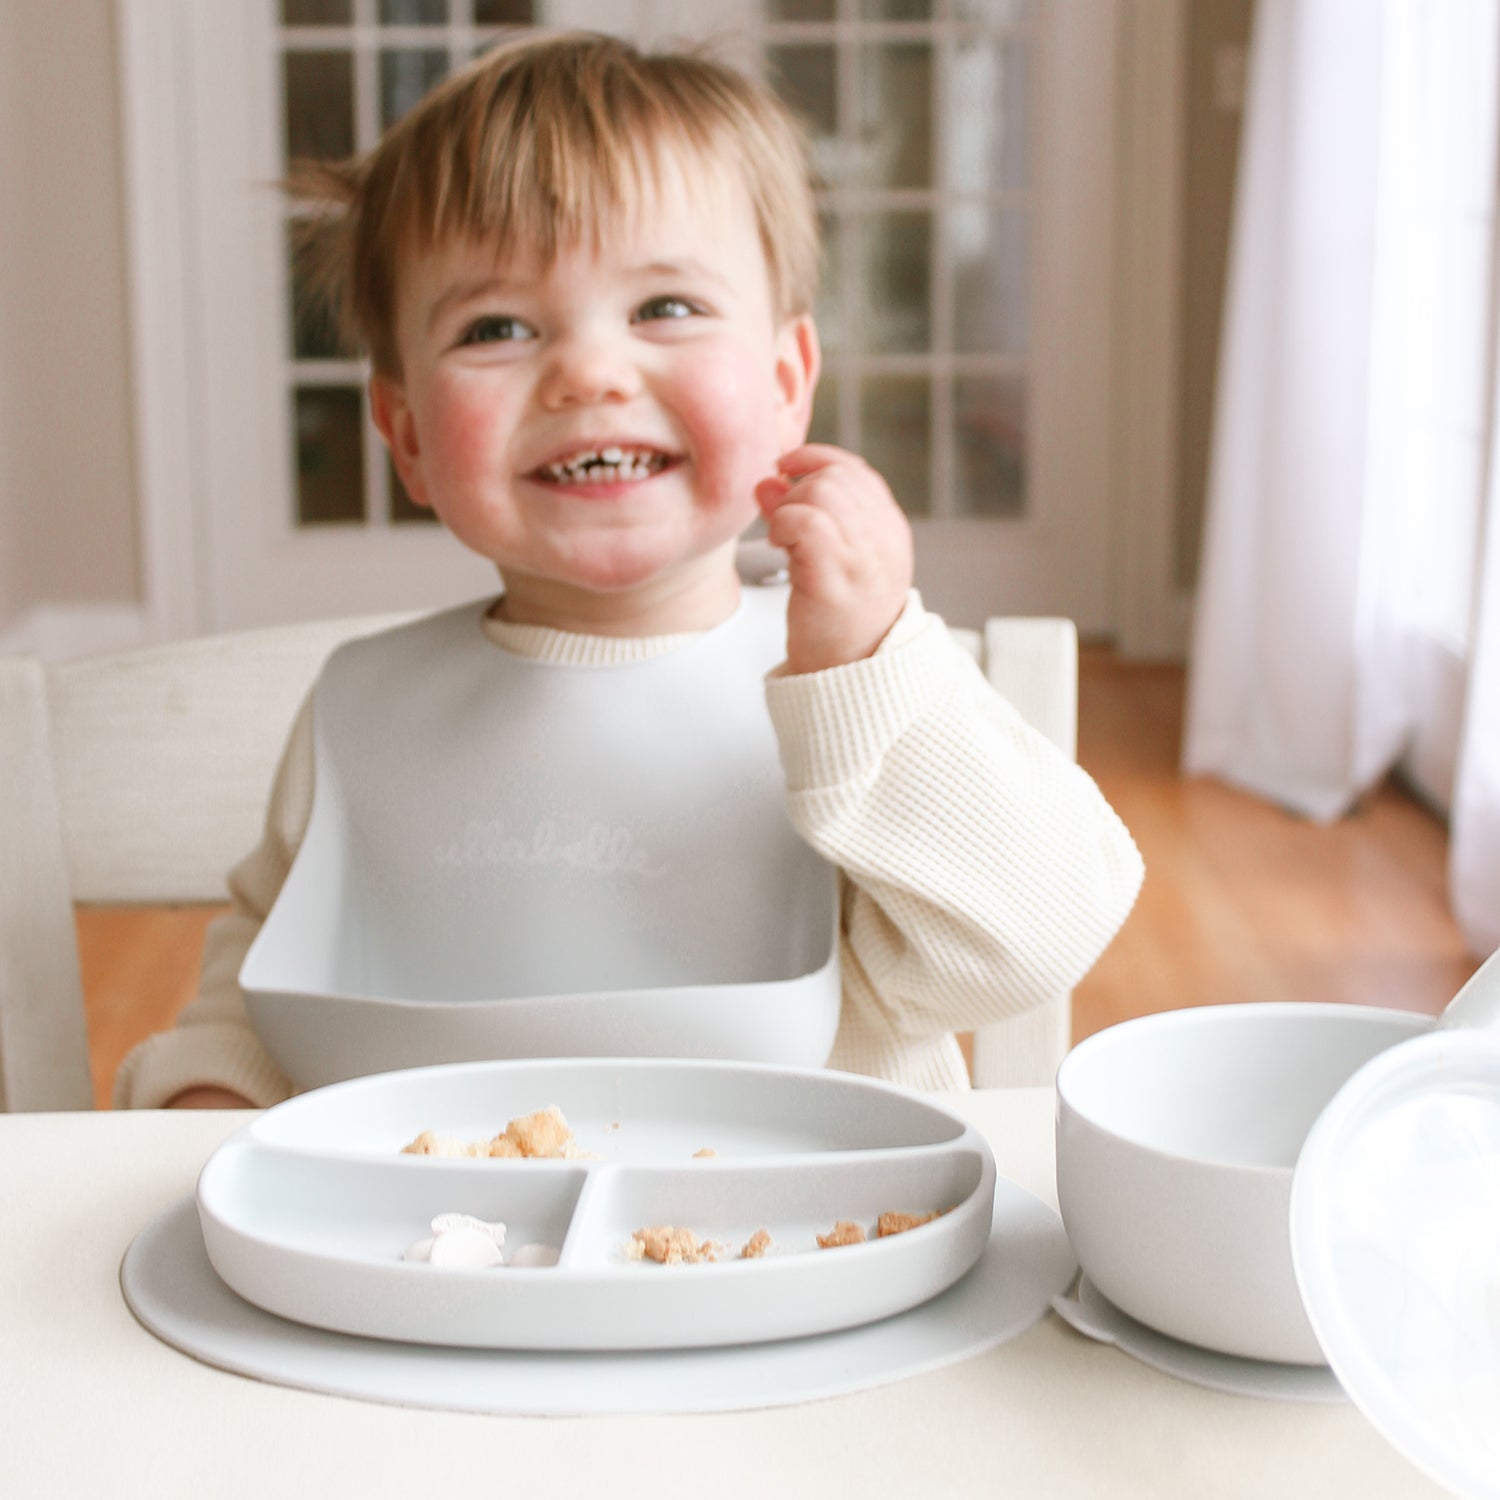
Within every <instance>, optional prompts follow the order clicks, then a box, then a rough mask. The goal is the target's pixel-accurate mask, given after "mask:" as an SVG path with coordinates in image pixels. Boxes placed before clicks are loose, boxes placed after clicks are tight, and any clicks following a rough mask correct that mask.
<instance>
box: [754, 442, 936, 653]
mask: <svg viewBox="0 0 1500 1500" xmlns="http://www.w3.org/2000/svg"><path fill="white" fill-rule="evenodd" d="M755 498H756V501H757V502H758V504H759V505H760V508H761V513H762V514H763V515H764V516H765V518H766V535H767V538H768V540H769V541H771V542H772V543H773V544H774V545H775V546H777V547H782V548H784V549H785V550H786V554H787V573H788V575H789V577H790V579H791V585H792V597H791V601H790V603H789V604H788V605H787V619H786V635H787V642H786V659H787V670H788V671H789V672H792V673H802V672H820V671H822V670H823V669H824V668H826V667H838V666H842V665H843V664H844V663H845V662H851V661H859V660H861V659H862V658H864V657H866V656H869V655H871V653H873V652H874V650H875V648H876V647H877V646H878V645H879V644H880V642H881V641H882V639H884V637H885V634H886V632H887V631H888V630H889V629H890V628H891V626H892V625H894V624H895V623H896V620H897V617H898V616H899V615H900V614H901V611H902V609H903V608H904V607H905V604H906V592H907V590H908V589H909V588H910V587H911V581H912V542H911V527H910V526H909V525H908V524H907V520H906V517H905V515H904V514H903V513H902V511H901V507H900V506H899V505H897V504H896V501H895V498H894V497H893V496H892V494H891V492H890V489H889V487H888V486H887V485H886V482H885V480H883V479H882V478H881V477H880V475H879V474H877V473H876V472H875V470H874V469H872V468H871V467H870V466H869V464H867V463H866V462H865V461H864V460H863V459H862V458H857V457H855V455H854V454H852V453H846V452H845V451H844V450H843V449H842V448H834V447H830V446H829V445H828V444H826V443H808V444H806V445H805V446H804V447H801V448H794V449H792V451H791V452H790V453H785V454H783V455H782V456H781V458H780V459H779V460H778V461H777V464H776V473H775V474H773V475H771V476H769V477H768V478H766V479H763V480H761V482H760V483H759V484H758V485H756V487H755Z"/></svg>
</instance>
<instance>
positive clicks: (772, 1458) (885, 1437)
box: [0, 1089, 1443, 1500]
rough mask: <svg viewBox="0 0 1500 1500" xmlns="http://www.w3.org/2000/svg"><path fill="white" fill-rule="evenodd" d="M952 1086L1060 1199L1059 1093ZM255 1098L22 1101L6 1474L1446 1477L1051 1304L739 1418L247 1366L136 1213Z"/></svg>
mask: <svg viewBox="0 0 1500 1500" xmlns="http://www.w3.org/2000/svg"><path fill="white" fill-rule="evenodd" d="M945 1102H952V1103H954V1104H955V1106H956V1107H957V1108H958V1110H959V1111H960V1112H961V1113H962V1114H964V1115H966V1116H967V1117H968V1118H970V1119H971V1120H972V1121H973V1122H974V1123H975V1124H976V1125H977V1126H978V1127H979V1128H980V1129H981V1130H982V1131H983V1132H984V1133H985V1135H986V1136H987V1137H988V1138H989V1140H990V1143H991V1145H992V1146H993V1147H994V1151H995V1157H996V1160H997V1162H998V1164H999V1168H1000V1171H1001V1173H1002V1174H1004V1175H1005V1176H1008V1177H1010V1178H1011V1179H1012V1180H1013V1181H1015V1182H1018V1183H1019V1184H1020V1185H1021V1186H1022V1187H1025V1188H1027V1189H1028V1190H1030V1191H1031V1192H1034V1193H1036V1194H1037V1196H1038V1197H1040V1198H1042V1199H1044V1200H1045V1201H1046V1202H1048V1203H1050V1204H1052V1205H1053V1206H1055V1205H1056V1202H1057V1198H1056V1192H1055V1188H1054V1183H1053V1148H1052V1110H1053V1101H1052V1094H1051V1091H1050V1090H1043V1089H1017V1090H1006V1091H981V1092H976V1093H974V1094H972V1095H954V1096H952V1097H951V1101H945ZM247 1118H248V1117H247V1116H245V1115H242V1114H219V1113H209V1114H190V1113H179V1112H173V1113H156V1112H140V1113H134V1114H109V1113H102V1114H94V1115H89V1114H54V1115H0V1496H6V1497H14V1500H32V1497H38V1500H42V1497H45V1500H58V1497H71V1496H75V1495H77V1496H85V1495H86V1496H89V1497H91V1500H95V1497H100V1496H110V1497H124V1496H134V1495H150V1496H155V1497H175V1496H203V1497H205V1500H235V1497H238V1496H247V1497H248V1496H255V1497H257V1500H264V1497H267V1496H272V1497H281V1496H299V1495H319V1496H332V1497H343V1496H359V1497H361V1500H364V1497H374V1496H383V1495H400V1496H402V1497H411V1500H425V1497H426V1496H429V1495H450V1494H451V1495H455V1496H457V1495H469V1494H474V1495H480V1494H483V1495H491V1494H494V1495H510V1496H518V1497H525V1500H552V1497H561V1496H571V1495H589V1496H596V1497H597V1496H604V1497H607V1500H627V1497H631V1496H636V1495H640V1496H648V1495H649V1496H652V1497H654V1500H661V1497H665V1496H670V1495H678V1494H682V1495H688V1494H691V1495H694V1496H696V1497H712V1500H733V1497H737V1496H745V1497H751V1496H754V1497H756V1500H764V1497H767V1496H775V1497H777V1500H783V1497H795V1496H801V1495H808V1496H813V1495H816V1496H819V1497H824V1496H828V1495H834V1494H851V1495H854V1494H865V1495H876V1494H884V1495H909V1496H919V1497H923V1500H926V1497H947V1496H965V1495H985V1496H1023V1497H1030V1496H1040V1497H1046V1500H1059V1497H1066V1496H1075V1495H1076V1496H1087V1497H1090V1500H1097V1497H1100V1496H1111V1497H1113V1496H1134V1495H1139V1496H1143V1497H1150V1500H1168V1497H1173V1496H1183V1497H1192V1500H1204V1497H1218V1496H1246V1497H1249V1496H1254V1497H1257V1500H1262V1497H1267V1496H1275V1497H1278V1500H1282V1497H1293V1496H1301V1495H1306V1496H1317V1497H1319V1500H1325V1497H1330V1496H1339V1497H1343V1496H1350V1497H1359V1500H1378V1497H1383V1496H1422V1495H1438V1494H1441V1493H1443V1492H1442V1491H1440V1490H1439V1489H1438V1488H1437V1487H1436V1486H1434V1485H1432V1484H1431V1483H1429V1482H1428V1481H1427V1480H1426V1479H1424V1478H1423V1476H1422V1475H1420V1474H1419V1473H1418V1472H1417V1471H1416V1470H1415V1469H1413V1468H1412V1467H1411V1466H1410V1465H1409V1464H1408V1463H1407V1462H1406V1461H1405V1460H1404V1459H1403V1458H1402V1457H1401V1456H1400V1455H1399V1454H1398V1453H1397V1452H1396V1451H1395V1449H1393V1448H1391V1447H1390V1446H1389V1445H1388V1444H1387V1443H1386V1441H1385V1440H1384V1439H1383V1438H1382V1437H1381V1436H1380V1434H1379V1433H1378V1432H1376V1431H1375V1429H1374V1428H1372V1427H1371V1426H1370V1425H1369V1423H1367V1422H1366V1421H1365V1419H1364V1418H1363V1417H1362V1416H1361V1415H1360V1414H1359V1412H1358V1411H1357V1410H1355V1409H1354V1407H1353V1406H1349V1405H1340V1406H1300V1405H1292V1404H1288V1403H1283V1402H1273V1401H1257V1400H1250V1399H1247V1398H1243V1397H1232V1396H1224V1395H1219V1394H1217V1393H1215V1392H1212V1391H1207V1390H1202V1389H1199V1388H1198V1387H1195V1386H1191V1385H1187V1384H1184V1383H1183V1382H1181V1381H1177V1380H1174V1379H1171V1378H1170V1377H1168V1376H1166V1375H1161V1374H1158V1373H1157V1372H1156V1371H1154V1370H1150V1369H1148V1368H1146V1367H1145V1366H1143V1365H1141V1364H1139V1363H1137V1362H1136V1361H1135V1360H1133V1359H1131V1358H1130V1357H1129V1356H1127V1355H1124V1354H1122V1353H1120V1352H1119V1351H1118V1350H1116V1349H1112V1348H1107V1347H1104V1346H1102V1345H1099V1344H1094V1343H1091V1342H1089V1341H1088V1340H1086V1339H1084V1338H1081V1337H1080V1336H1079V1335H1077V1334H1075V1333H1074V1332H1073V1331H1072V1330H1071V1329H1069V1328H1067V1327H1066V1326H1065V1325H1064V1324H1062V1323H1061V1322H1060V1321H1059V1320H1058V1319H1057V1318H1056V1317H1055V1316H1054V1315H1051V1314H1049V1315H1048V1316H1047V1317H1046V1318H1045V1319H1044V1320H1043V1321H1042V1322H1041V1323H1040V1324H1039V1325H1038V1326H1036V1327H1035V1328H1033V1329H1031V1330H1030V1331H1029V1332H1028V1333H1026V1334H1023V1335H1022V1336H1021V1337H1020V1338H1019V1339H1015V1340H1013V1341H1011V1342H1010V1343H1008V1344H1006V1345H1004V1346H1002V1347H1001V1348H999V1349H996V1350H993V1351H991V1352H990V1353H988V1354H985V1355H982V1356H981V1357H979V1358H977V1359H971V1360H966V1361H964V1362H963V1363H961V1364H958V1365H954V1366H952V1367H950V1368H948V1369H946V1370H941V1371H937V1372H935V1373H933V1374H929V1375H923V1376H919V1377H917V1378H915V1379H912V1380H906V1381H900V1382H898V1383H896V1384H894V1385H889V1386H884V1387H881V1388H879V1389H876V1390H873V1391H868V1392H865V1393H863V1394H860V1395H855V1396H844V1397H837V1398H834V1399H831V1400H826V1401H817V1402H812V1403H810V1404H808V1405H805V1406H799V1407H791V1408H783V1409H779V1410H774V1411H765V1412H747V1413H742V1414H735V1415H728V1416H696V1417H633V1418H623V1417H622V1418H601V1417H591V1418H505V1417H487V1416H472V1415H460V1414H457V1413H447V1412H430V1411H414V1410H406V1409H402V1408H395V1407H388V1406H375V1405H369V1404H366V1403H362V1402H357V1401H350V1400H344V1399H341V1398H336V1397H329V1396H318V1395H312V1394H308V1393H305V1392H300V1391H293V1390H288V1389H285V1388H283V1387H279V1386H272V1385H264V1384H260V1383H258V1382H256V1381H252V1380H247V1379H244V1378H242V1377H239V1376H235V1375H228V1374H224V1373H222V1372H221V1371H218V1370H215V1369H212V1368H210V1367H208V1366H206V1365H202V1364H199V1363H197V1362H196V1361H194V1360H192V1359H189V1358H187V1357H186V1356H184V1355H182V1354H179V1353H177V1352H176V1351H175V1350H173V1349H170V1348H168V1347H167V1346H165V1345H164V1344H161V1343H159V1342H158V1341H157V1340H156V1339H155V1338H153V1337H152V1336H151V1335H150V1334H148V1333H147V1332H145V1330H144V1329H142V1328H141V1327H140V1326H139V1325H138V1324H137V1323H136V1321H135V1320H134V1318H133V1317H132V1316H131V1314H130V1312H129V1310H128V1309H127V1308H126V1306H125V1303H124V1300H123V1298H122V1297H121V1294H120V1289H119V1281H118V1275H119V1266H120V1259H121V1257H122V1256H123V1255H124V1253H125V1250H126V1248H127V1246H128V1245H129V1244H130V1242H131V1240H132V1239H133V1238H134V1237H135V1235H136V1233H137V1232H138V1231H139V1230H140V1229H141V1228H142V1227H143V1226H144V1225H145V1224H146V1223H147V1222H148V1221H149V1220H150V1219H152V1218H153V1217H154V1216H155V1215H156V1214H158V1213H159V1212H160V1211H161V1210H163V1209H165V1208H167V1207H168V1206H169V1205H171V1204H172V1203H174V1202H175V1201H176V1200H177V1199H179V1198H181V1197H182V1196H183V1195H184V1194H185V1193H188V1192H190V1191H191V1190H192V1187H193V1183H194V1181H195V1179H196V1176H197V1173H198V1170H199V1168H200V1167H201V1166H202V1165H203V1163H204V1162H205V1161H206V1160H207V1158H208V1157H209V1155H210V1154H211V1153H212V1151H213V1150H214V1148H215V1147H216V1146H217V1145H218V1144H219V1142H220V1141H222V1140H223V1139H224V1138H225V1137H226V1136H227V1135H229V1134H230V1133H231V1132H232V1131H234V1130H236V1129H238V1128H239V1126H241V1125H242V1124H244V1123H245V1120H246V1119H247ZM454 1485H457V1486H459V1488H455V1489H450V1488H447V1487H448V1486H454Z"/></svg>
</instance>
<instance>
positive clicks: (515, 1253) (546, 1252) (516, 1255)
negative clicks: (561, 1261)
mask: <svg viewBox="0 0 1500 1500" xmlns="http://www.w3.org/2000/svg"><path fill="white" fill-rule="evenodd" d="M561 1254H562V1251H561V1250H559V1249H558V1247H557V1246H556V1245H517V1246H516V1248H515V1249H514V1250H512V1251H511V1254H510V1261H509V1264H510V1265H513V1266H555V1265H556V1264H557V1262H558V1258H559V1257H560V1256H561Z"/></svg>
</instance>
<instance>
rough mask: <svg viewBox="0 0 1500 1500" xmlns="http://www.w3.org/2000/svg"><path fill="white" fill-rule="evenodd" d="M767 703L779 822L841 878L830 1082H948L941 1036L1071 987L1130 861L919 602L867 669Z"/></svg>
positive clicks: (1133, 854) (1059, 762)
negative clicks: (779, 791)
mask: <svg viewBox="0 0 1500 1500" xmlns="http://www.w3.org/2000/svg"><path fill="white" fill-rule="evenodd" d="M767 702H768V705H769V708H770V712H771V717H772V721H773V723H774V724H775V726H776V731H777V735H778V738H779V740H780V744H781V752H782V761H783V764H784V766H785V769H786V774H787V787H788V805H789V810H790V813H791V817H792V821H793V823H794V824H795V826H796V827H797V829H798V831H799V832H800V833H801V834H802V836H803V837H804V838H806V839H807V840H808V842H809V843H811V844H812V845H813V847H814V848H816V849H818V850H819V852H820V853H822V854H824V855H825V856H826V857H827V858H828V859H830V860H831V861H833V862H834V863H835V864H837V865H838V866H839V867H840V869H841V870H842V871H843V872H844V874H845V877H846V889H845V901H844V953H843V957H844V961H845V974H844V1015H843V1020H842V1023H841V1026H840V1032H839V1037H838V1041H837V1042H836V1044H835V1050H834V1055H833V1057H832V1059H831V1062H832V1064H833V1065H834V1066H838V1067H846V1068H851V1069H854V1070H857V1071H860V1072H873V1073H879V1074H881V1075H882V1076H886V1077H892V1078H897V1079H899V1080H902V1081H905V1082H908V1083H912V1084H917V1085H922V1086H942V1085H944V1084H948V1085H951V1084H952V1083H955V1082H960V1081H961V1075H960V1076H958V1077H955V1076H953V1075H954V1073H955V1071H956V1066H957V1065H956V1058H957V1054H956V1051H955V1049H954V1048H953V1045H952V1043H951V1041H948V1040H947V1038H946V1034H947V1033H951V1032H953V1031H955V1030H967V1029H969V1028H971V1027H974V1026H983V1025H986V1024H989V1023H991V1022H994V1021H997V1020H1000V1019H1003V1018H1004V1017H1007V1016H1012V1015H1016V1014H1018V1013H1020V1012H1022V1011H1025V1010H1028V1009H1031V1008H1032V1007H1035V1006H1037V1005H1040V1004H1043V1003H1045V1002H1046V1001H1048V1000H1049V999H1051V998H1053V997H1055V996H1056V995H1058V994H1061V993H1062V992H1064V991H1066V990H1068V989H1070V988H1072V987H1073V985H1074V984H1076V983H1077V981H1078V980H1079V979H1080V978H1081V977H1082V976H1083V975H1084V974H1085V973H1086V972H1087V971H1088V969H1089V968H1090V967H1091V966H1092V964H1093V963H1094V961H1095V959H1096V958H1097V957H1098V956H1099V954H1100V953H1101V952H1103V950H1104V948H1105V946H1106V945H1107V944H1108V942H1109V941H1110V939H1111V938H1112V937H1113V935H1114V933H1115V931H1116V930H1117V929H1118V928H1119V926H1120V924H1121V923H1122V922H1123V921H1124V919H1125V917H1126V915H1127V914H1128V913H1129V911H1130V908H1131V906H1132V904H1133V903H1134V900H1135V897H1136V894H1137V892H1138V891H1139V889H1140V884H1141V879H1142V875H1143V866H1142V863H1141V858H1140V854H1139V853H1138V851H1137V850H1136V847H1135V844H1134V842H1133V841H1132V839H1131V837H1130V835H1129V833H1128V832H1127V831H1126V829H1125V827H1124V825H1123V824H1122V823H1121V822H1120V819H1119V818H1118V817H1117V816H1116V815H1115V813H1114V811H1113V809H1111V808H1110V806H1109V804H1108V803H1107V802H1106V801H1105V800H1104V797H1103V796H1102V794H1101V793H1100V792H1099V789H1098V787H1096V786H1095V785H1094V783H1093V781H1092V780H1091V779H1090V778H1089V777H1088V776H1087V775H1086V774H1085V773H1084V772H1083V771H1082V770H1081V769H1080V768H1079V767H1078V766H1076V765H1074V764H1073V763H1072V762H1071V761H1070V760H1069V759H1068V758H1067V757H1066V756H1065V755H1063V754H1062V753H1061V752H1060V751H1059V750H1058V749H1057V748H1056V747H1055V746H1054V745H1052V744H1051V743H1050V742H1049V741H1048V740H1046V739H1045V738H1044V737H1043V736H1042V735H1040V734H1038V733H1037V732H1036V731H1035V730H1033V729H1031V728H1030V727H1029V726H1028V725H1027V724H1026V723H1025V722H1024V721H1023V720H1022V719H1021V717H1020V715H1019V714H1017V713H1016V711H1015V710H1014V709H1013V708H1012V707H1011V706H1010V704H1009V703H1007V702H1006V701H1005V700H1004V699H1003V698H1001V697H1000V696H999V694H998V693H996V692H995V691H994V689H993V688H991V687H990V685H989V683H988V682H987V681H986V680H985V678H984V675H983V673H982V672H981V671H980V670H979V668H978V667H977V665H976V664H975V663H974V661H973V660H972V658H971V657H970V656H969V655H968V653H967V652H966V651H964V650H963V648H962V647H960V646H959V645H958V643H957V642H955V641H954V640H953V638H952V637H951V636H950V635H949V634H948V631H947V628H946V626H945V625H944V624H943V622H942V621H941V620H940V619H939V618H938V617H937V616H935V615H930V614H927V613H926V612H925V611H923V610H922V608H921V605H920V602H919V601H918V600H917V598H916V596H915V594H913V596H912V599H911V602H910V603H909V604H908V606H907V609H906V610H905V612H904V613H903V615H902V617H901V619H900V621H899V622H898V623H897V625H896V627H895V628H894V629H893V630H892V631H891V632H890V634H889V636H888V637H887V638H886V640H885V641H884V642H883V643H882V645H881V646H880V649H879V650H878V652H877V653H876V654H875V655H874V656H872V657H870V658H868V659H865V660H861V661H855V662H852V663H849V664H847V665H845V666H842V667H840V668H838V669H837V670H834V671H827V672H820V673H816V674H813V675H810V676H794V675H788V674H784V673H783V674H773V676H772V677H770V678H769V679H768V681H767Z"/></svg>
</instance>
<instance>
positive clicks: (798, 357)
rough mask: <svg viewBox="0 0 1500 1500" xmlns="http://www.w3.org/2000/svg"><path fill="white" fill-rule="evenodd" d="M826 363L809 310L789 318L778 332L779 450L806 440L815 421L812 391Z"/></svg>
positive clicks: (788, 448) (798, 444) (795, 445)
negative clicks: (810, 424) (824, 362)
mask: <svg viewBox="0 0 1500 1500" xmlns="http://www.w3.org/2000/svg"><path fill="white" fill-rule="evenodd" d="M822 366H823V351H822V346H821V345H820V344H819V343H818V327H817V324H816V323H814V322H813V320H812V315H811V314H810V313H803V314H802V315H801V316H800V317H796V318H790V319H788V320H787V321H786V322H785V323H784V324H783V325H782V328H781V332H780V333H779V334H778V335H777V336H776V389H777V392H778V394H779V396H780V398H781V399H780V403H779V406H778V409H777V418H778V422H779V427H780V430H779V432H778V434H777V436H778V437H779V438H780V440H781V448H780V451H781V452H782V453H786V452H787V451H789V450H790V449H792V448H800V447H801V446H802V444H803V443H805V442H806V441H807V428H808V424H809V423H810V422H811V421H812V402H813V392H814V391H815V390H816V389H817V386H818V371H819V370H820V369H821V368H822Z"/></svg>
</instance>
